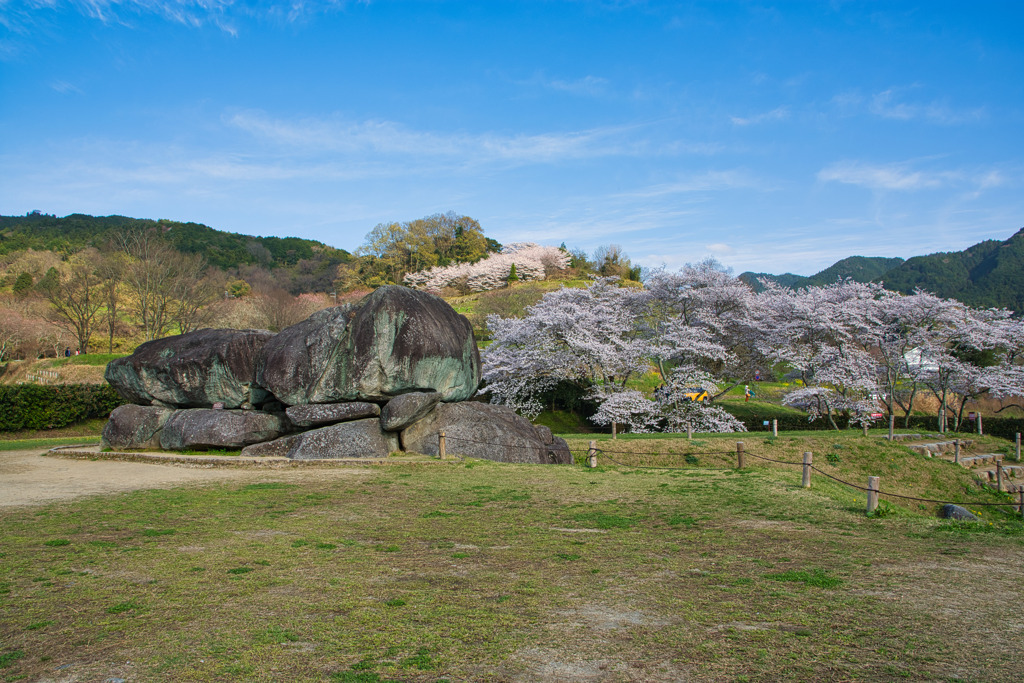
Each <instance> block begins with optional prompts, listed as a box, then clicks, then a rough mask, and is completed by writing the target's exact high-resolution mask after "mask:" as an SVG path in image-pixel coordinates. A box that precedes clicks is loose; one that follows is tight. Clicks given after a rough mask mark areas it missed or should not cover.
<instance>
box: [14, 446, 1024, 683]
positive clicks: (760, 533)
mask: <svg viewBox="0 0 1024 683" xmlns="http://www.w3.org/2000/svg"><path fill="white" fill-rule="evenodd" d="M589 438H597V437H588V438H587V439H581V440H579V441H575V442H573V445H574V447H576V448H581V447H582V448H585V446H586V444H587V443H588V441H589ZM744 440H745V447H746V449H747V451H748V452H749V453H751V454H753V453H758V454H761V455H763V456H765V457H772V458H775V459H780V460H794V459H795V460H799V454H800V453H802V452H803V451H805V450H811V451H813V452H814V453H815V460H816V462H817V463H820V465H821V467H822V469H824V470H826V471H828V472H830V473H834V474H835V475H836V476H839V477H840V478H849V479H851V480H856V481H860V479H862V478H863V476H864V475H865V474H867V473H871V474H880V475H881V476H882V477H883V479H882V488H883V490H886V489H887V488H890V489H892V490H898V491H900V492H904V493H909V494H913V495H921V494H927V493H935V494H942V497H948V496H954V497H957V498H956V500H959V501H962V502H970V501H976V502H991V501H996V500H1000V498H999V496H998V494H995V493H992V492H987V491H984V490H982V489H981V488H980V487H979V486H978V485H977V484H975V483H974V482H973V480H972V479H971V477H970V474H969V473H968V472H966V471H965V470H962V469H959V468H956V467H955V466H953V465H949V464H947V463H942V462H938V461H936V460H926V459H924V458H922V457H920V456H914V455H911V454H910V453H909V451H907V450H906V449H903V448H901V447H899V446H896V445H889V444H887V443H883V442H880V440H878V439H873V438H871V439H864V438H863V437H860V436H857V435H851V434H840V435H837V434H821V433H808V434H796V435H790V434H786V435H785V436H783V437H780V438H778V439H766V438H764V437H763V436H760V437H757V438H753V435H744ZM735 441H736V435H732V436H730V437H706V438H705V437H703V436H702V437H701V438H699V439H695V440H694V442H688V441H687V440H686V439H685V437H684V438H681V439H657V438H632V439H622V438H620V439H617V440H615V441H611V440H607V439H601V440H600V441H599V445H600V447H601V448H603V449H605V450H606V452H610V451H612V450H615V451H616V452H617V453H616V457H617V458H619V459H622V460H623V461H628V462H630V463H632V464H646V465H647V466H649V467H670V466H671V467H675V466H680V467H682V468H683V469H641V468H636V467H618V466H611V462H610V460H608V459H607V457H605V459H603V460H601V461H600V462H601V466H600V467H599V468H597V469H596V470H589V469H584V468H580V467H559V466H525V465H504V464H496V463H490V462H485V461H467V462H458V463H453V464H452V465H451V466H446V467H419V468H417V467H412V466H389V467H386V468H372V469H369V470H365V471H363V472H362V473H361V474H360V475H359V476H355V477H352V478H349V479H331V478H324V477H321V476H318V475H317V474H316V473H309V474H301V473H300V474H296V473H290V474H287V475H286V474H283V473H277V474H275V473H273V472H268V473H265V474H263V475H261V476H262V477H263V478H262V480H261V481H259V482H257V483H249V484H241V483H238V484H219V485H209V486H200V487H189V488H178V489H171V490H160V491H139V492H135V493H131V494H125V495H116V496H108V497H102V498H87V499H80V500H77V501H73V502H67V503H63V504H56V505H49V506H45V507H31V508H22V509H7V510H4V511H3V512H0V520H2V532H0V643H2V645H0V679H2V680H8V681H13V680H32V681H36V680H58V679H59V680H62V681H103V680H107V679H109V678H122V679H124V680H132V681H155V680H187V681H235V680H267V681H270V680H302V681H306V680H325V681H369V682H372V681H390V680H399V681H441V680H449V681H475V680H501V681H518V680H522V681H528V680H565V681H634V680H635V681H674V680H697V681H779V680H837V681H845V680H866V681H890V680H928V681H936V680H937V681H954V680H956V681H961V680H963V681H966V680H970V681H1000V680H1007V681H1009V680H1019V678H1020V672H1019V670H1020V664H1019V663H1018V662H1017V661H1016V659H1017V657H1016V650H1017V647H1016V641H1017V640H1018V634H1019V628H1020V619H1019V617H1018V616H1017V613H1018V609H1017V606H1016V603H1017V601H1018V599H1019V595H1020V594H1021V591H1022V589H1024V577H1022V575H1021V564H1022V560H1024V526H1022V525H1021V523H1020V522H1019V521H1018V520H1017V519H1015V518H1013V517H1012V516H1010V515H1009V514H1006V513H1002V514H1001V513H997V512H990V510H992V509H991V508H986V509H982V508H976V509H979V510H983V512H982V514H983V519H984V520H985V521H984V522H982V523H975V524H965V523H951V522H943V521H939V520H937V519H936V518H935V517H934V511H935V506H934V505H921V506H918V505H914V504H910V505H901V504H898V503H893V504H892V505H890V506H888V507H887V509H886V511H885V513H884V514H883V515H881V516H878V517H873V518H868V517H867V516H866V515H865V514H864V498H863V495H862V493H861V492H857V491H853V490H851V489H848V488H847V487H845V486H842V485H840V484H837V483H835V482H832V481H830V480H827V479H825V478H824V477H823V476H818V475H816V478H815V480H814V485H813V487H812V488H811V489H810V490H805V489H802V488H800V471H799V468H792V467H786V466H782V465H776V464H771V463H767V462H765V461H756V459H754V458H751V457H748V462H749V463H751V466H750V467H748V468H747V469H745V470H742V471H737V470H735V469H730V468H729V467H731V465H732V463H734V462H735V458H734V456H732V455H731V453H732V452H734V451H735ZM985 446H986V448H988V447H991V448H1001V447H1002V446H1003V444H1001V443H1000V442H998V440H991V442H986V444H985ZM687 454H690V455H691V456H692V457H693V458H696V463H692V462H688V460H687V458H686V455H687ZM693 454H696V455H693ZM829 455H831V456H832V457H831V458H830V457H829ZM1003 499H1005V498H1003Z"/></svg>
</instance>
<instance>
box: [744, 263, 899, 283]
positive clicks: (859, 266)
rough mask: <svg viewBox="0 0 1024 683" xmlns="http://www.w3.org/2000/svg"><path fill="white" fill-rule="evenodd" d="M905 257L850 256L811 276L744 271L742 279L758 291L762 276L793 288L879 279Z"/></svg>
mask: <svg viewBox="0 0 1024 683" xmlns="http://www.w3.org/2000/svg"><path fill="white" fill-rule="evenodd" d="M902 263H903V259H901V258H899V257H894V258H886V257H884V256H850V257H848V258H844V259H843V260H842V261H837V262H836V263H834V264H832V265H831V266H829V267H828V268H826V269H825V270H823V271H821V272H819V273H815V274H814V275H811V276H809V277H808V276H805V275H794V274H793V273H783V274H782V275H771V274H769V273H743V274H742V275H740V279H741V280H743V281H744V282H746V283H747V284H749V285H751V286H752V287H753V288H754V289H755V290H756V291H761V290H762V289H764V287H762V286H761V284H760V283H759V282H758V279H760V278H765V277H767V278H771V279H773V280H775V281H776V282H777V283H779V284H780V285H782V286H783V287H790V288H793V289H796V288H799V287H812V286H813V287H820V286H822V285H830V284H832V283H833V282H835V281H836V280H841V279H846V278H852V279H853V280H856V281H857V282H871V281H872V280H877V279H879V278H880V277H882V276H883V275H884V274H886V273H888V272H889V271H890V270H892V269H893V268H896V267H897V266H899V265H901V264H902Z"/></svg>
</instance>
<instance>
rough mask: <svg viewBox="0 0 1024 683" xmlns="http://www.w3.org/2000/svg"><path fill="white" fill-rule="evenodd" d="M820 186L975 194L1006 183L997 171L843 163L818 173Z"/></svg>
mask: <svg viewBox="0 0 1024 683" xmlns="http://www.w3.org/2000/svg"><path fill="white" fill-rule="evenodd" d="M818 180H819V181H821V182H835V183H843V184H846V185H859V186H861V187H866V188H868V189H872V190H898V191H915V190H932V189H938V188H950V187H957V186H960V187H966V188H969V189H971V190H972V191H973V192H974V193H978V192H981V191H983V190H986V189H990V188H994V187H999V186H1001V185H1004V184H1005V183H1006V177H1005V175H1004V174H1003V173H1002V172H1001V171H1000V170H998V169H981V170H965V169H951V170H939V171H927V170H917V169H914V168H913V167H912V163H911V162H903V163H891V164H871V163H867V162H863V161H841V162H838V163H835V164H832V165H830V166H827V167H825V168H823V169H821V170H820V171H818Z"/></svg>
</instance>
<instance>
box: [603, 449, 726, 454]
mask: <svg viewBox="0 0 1024 683" xmlns="http://www.w3.org/2000/svg"><path fill="white" fill-rule="evenodd" d="M601 452H602V453H614V454H615V455H733V454H734V453H735V452H736V451H689V452H687V453H672V452H669V453H655V452H654V451H606V450H603V449H602V450H601Z"/></svg>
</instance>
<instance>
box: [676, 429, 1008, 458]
mask: <svg viewBox="0 0 1024 683" xmlns="http://www.w3.org/2000/svg"><path fill="white" fill-rule="evenodd" d="M686 438H687V439H689V440H690V441H693V427H691V426H690V425H686ZM1017 459H1018V460H1020V458H1017Z"/></svg>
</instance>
